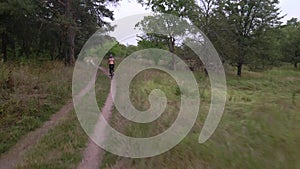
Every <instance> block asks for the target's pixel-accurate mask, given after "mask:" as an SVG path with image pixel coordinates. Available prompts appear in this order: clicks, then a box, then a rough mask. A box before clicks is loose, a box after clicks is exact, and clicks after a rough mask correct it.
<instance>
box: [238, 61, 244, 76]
mask: <svg viewBox="0 0 300 169" xmlns="http://www.w3.org/2000/svg"><path fill="white" fill-rule="evenodd" d="M242 69H243V64H242V63H238V66H237V75H238V76H239V77H241V76H242Z"/></svg>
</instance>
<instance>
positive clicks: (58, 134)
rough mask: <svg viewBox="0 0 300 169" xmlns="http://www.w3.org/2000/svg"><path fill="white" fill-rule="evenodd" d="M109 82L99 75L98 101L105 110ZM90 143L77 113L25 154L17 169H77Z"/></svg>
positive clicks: (106, 78) (73, 113)
mask: <svg viewBox="0 0 300 169" xmlns="http://www.w3.org/2000/svg"><path fill="white" fill-rule="evenodd" d="M109 84H110V80H109V79H108V77H106V76H104V75H103V74H101V73H100V74H99V76H98V79H97V81H96V92H97V95H96V96H97V102H98V105H99V107H103V105H104V103H105V100H106V98H107V95H108V92H109V88H110V85H109ZM87 141H88V136H87V134H86V133H85V132H84V131H83V129H82V127H81V125H80V123H79V121H78V119H77V116H76V114H75V112H71V113H70V114H69V116H68V118H67V119H66V120H64V121H61V122H60V124H58V125H57V126H56V127H55V128H53V129H52V130H51V131H50V132H49V133H48V134H47V135H45V136H44V137H43V138H42V139H41V140H40V141H39V142H38V144H37V145H36V146H35V147H34V148H33V149H32V150H30V151H29V152H27V153H26V154H25V161H24V162H22V163H21V164H19V165H18V167H17V168H18V169H27V168H28V169H29V168H30V169H40V168H43V169H47V168H49V169H60V168H61V169H65V168H76V167H77V165H78V164H79V163H80V162H81V160H82V152H83V150H84V149H85V148H86V145H87Z"/></svg>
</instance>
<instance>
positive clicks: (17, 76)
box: [0, 62, 72, 154]
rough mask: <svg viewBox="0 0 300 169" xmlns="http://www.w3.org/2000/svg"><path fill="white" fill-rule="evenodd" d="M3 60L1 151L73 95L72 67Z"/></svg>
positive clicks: (0, 115)
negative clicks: (4, 62) (4, 61)
mask: <svg viewBox="0 0 300 169" xmlns="http://www.w3.org/2000/svg"><path fill="white" fill-rule="evenodd" d="M0 64H1V65H0V131H1V132H0V154H2V153H4V152H6V151H7V150H8V149H9V148H11V147H12V146H13V145H15V143H16V142H17V141H18V140H19V139H20V138H21V137H22V136H23V135H25V134H26V133H28V132H29V131H32V130H34V129H36V128H38V127H40V126H41V125H42V124H43V122H45V121H46V120H48V119H49V118H50V116H51V115H52V114H53V113H55V112H56V111H57V110H59V108H60V107H61V106H62V105H64V104H65V103H66V101H67V100H69V99H71V97H70V96H71V78H72V69H71V68H66V67H64V65H63V64H61V63H56V62H51V63H43V64H31V65H27V64H21V65H18V64H14V63H7V64H3V63H0ZM62 72H63V73H62Z"/></svg>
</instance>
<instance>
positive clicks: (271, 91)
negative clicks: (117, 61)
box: [102, 68, 300, 169]
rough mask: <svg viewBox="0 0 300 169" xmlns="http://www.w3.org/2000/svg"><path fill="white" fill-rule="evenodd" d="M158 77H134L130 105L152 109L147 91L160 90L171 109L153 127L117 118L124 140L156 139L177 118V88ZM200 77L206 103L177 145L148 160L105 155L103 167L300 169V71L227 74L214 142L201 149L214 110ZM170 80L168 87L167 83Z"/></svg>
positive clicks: (204, 83)
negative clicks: (201, 136) (209, 113)
mask: <svg viewBox="0 0 300 169" xmlns="http://www.w3.org/2000/svg"><path fill="white" fill-rule="evenodd" d="M155 74H156V72H151V71H150V72H145V73H142V74H140V75H139V76H138V77H136V79H135V80H134V81H133V82H132V85H131V89H132V92H131V101H132V102H133V104H134V105H135V106H136V108H138V109H141V110H145V109H147V108H148V107H149V103H148V102H147V98H148V94H149V92H150V91H151V90H152V89H153V88H161V89H162V90H163V91H164V92H165V93H166V95H167V96H168V95H169V96H170V98H171V99H170V100H169V105H170V106H169V107H168V108H167V109H166V111H165V113H164V114H163V116H162V117H161V118H160V119H159V120H157V121H155V122H153V123H150V124H134V123H131V122H128V121H126V120H125V119H123V118H122V117H121V116H119V115H114V118H113V119H112V124H113V125H114V126H115V127H116V128H119V131H121V132H123V133H124V134H126V135H129V136H134V137H149V136H153V135H156V134H158V133H160V132H161V131H163V130H165V129H166V128H168V126H169V124H170V123H172V122H173V119H174V118H176V116H177V113H178V107H177V105H176V104H175V103H176V102H177V101H178V100H177V96H176V95H174V94H176V84H175V83H174V81H172V80H171V79H170V81H169V78H170V77H167V76H165V75H158V76H157V75H155ZM154 75H155V76H154ZM162 76H163V77H162ZM196 77H197V79H198V82H199V88H200V92H201V98H202V102H201V107H200V115H199V116H198V119H197V122H196V124H195V125H194V128H193V129H192V131H191V132H190V134H189V135H188V136H187V137H186V138H185V139H184V140H183V141H182V142H181V143H180V144H179V145H177V146H176V147H175V148H173V149H172V150H170V151H168V152H166V153H164V154H162V155H159V156H156V157H152V158H147V159H128V158H122V157H118V156H115V155H113V154H110V153H106V155H105V158H104V161H103V166H102V168H133V169H140V168H149V169H150V168H169V169H173V168H174V169H175V168H220V169H221V168H222V169H223V168H230V169H231V168H244V169H248V168H249V169H256V168H278V169H279V168H291V169H296V168H300V162H299V160H298V157H299V156H300V151H299V150H300V134H299V130H300V114H299V110H300V86H299V84H300V72H299V71H295V70H293V69H291V68H278V69H273V70H270V71H267V72H263V73H253V72H245V74H244V76H243V78H237V77H235V76H231V75H230V74H229V76H228V77H227V78H228V81H227V82H228V99H227V103H226V109H225V114H224V116H223V119H222V121H221V124H220V125H219V127H218V129H217V130H216V132H215V134H214V135H213V137H212V138H211V139H210V140H209V141H207V142H206V143H204V144H198V137H199V133H200V131H201V128H202V126H203V122H204V120H205V118H206V115H207V111H208V109H209V106H210V101H209V96H210V91H209V90H210V89H209V85H208V86H207V80H208V79H205V78H204V77H203V76H202V75H200V74H196ZM166 81H168V84H164V83H165V82H166ZM120 124H122V125H123V126H122V127H120V126H119V125H120Z"/></svg>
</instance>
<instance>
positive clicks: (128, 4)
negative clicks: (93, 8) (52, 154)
mask: <svg viewBox="0 0 300 169" xmlns="http://www.w3.org/2000/svg"><path fill="white" fill-rule="evenodd" d="M279 7H280V8H281V9H282V14H287V16H286V18H284V21H286V20H288V19H290V18H292V17H295V18H299V19H300V1H299V0H280V5H279ZM112 9H114V14H115V18H116V19H120V18H123V17H126V16H130V15H133V14H140V13H145V12H150V10H148V11H146V10H145V7H142V6H141V5H140V4H138V3H137V2H136V0H121V2H120V3H119V5H118V6H117V7H116V8H112Z"/></svg>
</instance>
